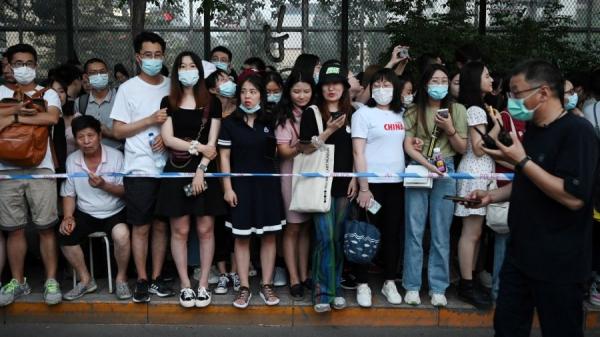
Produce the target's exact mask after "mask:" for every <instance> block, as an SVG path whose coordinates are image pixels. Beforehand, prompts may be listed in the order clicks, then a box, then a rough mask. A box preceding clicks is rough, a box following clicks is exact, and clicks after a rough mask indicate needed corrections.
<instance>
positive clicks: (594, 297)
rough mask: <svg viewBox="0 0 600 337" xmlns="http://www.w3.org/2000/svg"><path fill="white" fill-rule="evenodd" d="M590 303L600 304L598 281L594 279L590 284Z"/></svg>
mask: <svg viewBox="0 0 600 337" xmlns="http://www.w3.org/2000/svg"><path fill="white" fill-rule="evenodd" d="M590 303H592V304H593V305H597V306H600V292H599V291H598V281H597V280H595V279H594V281H593V282H592V285H591V286H590Z"/></svg>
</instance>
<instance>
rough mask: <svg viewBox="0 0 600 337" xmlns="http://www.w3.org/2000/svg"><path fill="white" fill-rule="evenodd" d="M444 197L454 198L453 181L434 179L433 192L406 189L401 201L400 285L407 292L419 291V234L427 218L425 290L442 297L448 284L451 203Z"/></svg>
mask: <svg viewBox="0 0 600 337" xmlns="http://www.w3.org/2000/svg"><path fill="white" fill-rule="evenodd" d="M446 166H447V167H448V173H452V172H454V161H452V160H451V159H447V160H446ZM445 195H456V181H455V180H454V179H435V180H434V181H433V188H431V189H428V188H407V189H406V192H405V197H404V205H405V209H404V214H405V216H404V218H405V242H404V274H403V277H402V285H403V286H404V289H406V290H407V291H419V290H420V289H421V279H422V278H421V271H422V270H423V233H424V232H425V224H426V223H427V216H428V215H429V223H430V226H431V249H430V251H429V267H428V273H429V275H428V279H429V288H430V290H431V291H432V292H433V293H435V294H444V293H445V292H446V288H448V285H449V284H450V280H449V279H450V265H449V263H450V262H449V259H450V225H451V224H452V218H453V216H454V203H453V202H452V201H450V200H444V196H445Z"/></svg>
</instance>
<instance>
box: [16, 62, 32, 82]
mask: <svg viewBox="0 0 600 337" xmlns="http://www.w3.org/2000/svg"><path fill="white" fill-rule="evenodd" d="M13 74H14V76H15V80H16V81H17V83H19V84H20V85H27V84H29V83H31V82H33V80H35V69H34V68H29V67H27V66H23V67H19V68H13Z"/></svg>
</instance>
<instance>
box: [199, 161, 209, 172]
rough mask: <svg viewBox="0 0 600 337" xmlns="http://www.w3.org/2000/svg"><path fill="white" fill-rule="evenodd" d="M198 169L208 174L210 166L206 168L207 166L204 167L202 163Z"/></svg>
mask: <svg viewBox="0 0 600 337" xmlns="http://www.w3.org/2000/svg"><path fill="white" fill-rule="evenodd" d="M198 168H199V169H200V170H202V172H204V173H206V171H208V166H206V165H204V164H202V163H200V165H198Z"/></svg>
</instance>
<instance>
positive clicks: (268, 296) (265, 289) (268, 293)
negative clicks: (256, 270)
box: [260, 284, 279, 306]
mask: <svg viewBox="0 0 600 337" xmlns="http://www.w3.org/2000/svg"><path fill="white" fill-rule="evenodd" d="M260 297H261V298H262V299H263V301H265V304H266V305H269V306H271V305H277V304H279V297H277V294H276V293H275V290H274V289H273V285H272V284H265V285H263V286H262V287H261V288H260Z"/></svg>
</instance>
